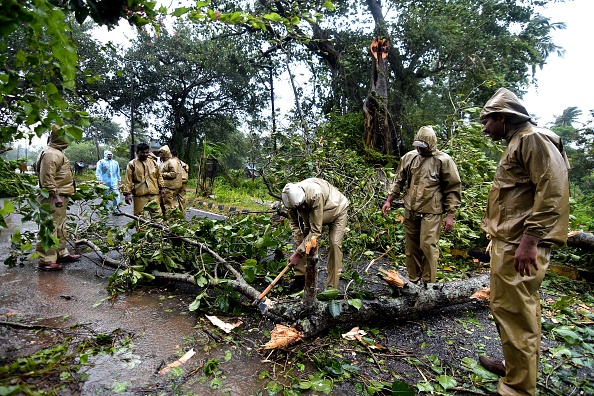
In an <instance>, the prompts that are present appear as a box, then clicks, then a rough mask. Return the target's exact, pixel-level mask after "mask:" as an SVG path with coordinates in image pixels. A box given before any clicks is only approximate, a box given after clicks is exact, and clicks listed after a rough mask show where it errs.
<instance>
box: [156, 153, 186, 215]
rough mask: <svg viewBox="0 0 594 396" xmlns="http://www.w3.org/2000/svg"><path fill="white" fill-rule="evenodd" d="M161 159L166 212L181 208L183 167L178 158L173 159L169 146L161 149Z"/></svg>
mask: <svg viewBox="0 0 594 396" xmlns="http://www.w3.org/2000/svg"><path fill="white" fill-rule="evenodd" d="M159 155H160V157H161V162H162V165H161V167H160V168H161V175H162V176H163V182H164V185H165V196H164V197H163V207H164V208H165V210H166V211H169V210H171V209H175V208H178V207H179V208H180V209H181V207H180V206H181V205H180V201H179V194H180V190H181V188H182V184H183V183H182V167H181V164H180V163H179V160H178V159H177V158H173V156H172V155H171V151H170V150H169V146H163V147H161V148H160V149H159Z"/></svg>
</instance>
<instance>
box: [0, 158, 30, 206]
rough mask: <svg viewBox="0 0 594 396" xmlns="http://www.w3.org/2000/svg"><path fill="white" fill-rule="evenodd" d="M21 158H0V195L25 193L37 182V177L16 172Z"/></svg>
mask: <svg viewBox="0 0 594 396" xmlns="http://www.w3.org/2000/svg"><path fill="white" fill-rule="evenodd" d="M21 162H22V160H20V159H19V160H13V161H5V160H4V159H3V158H0V197H14V196H16V195H20V194H26V193H28V192H29V191H31V189H32V188H33V186H34V185H35V184H36V183H37V177H36V176H34V175H30V174H27V173H20V172H19V173H17V170H18V169H19V168H20V165H21Z"/></svg>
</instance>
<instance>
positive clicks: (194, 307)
mask: <svg viewBox="0 0 594 396" xmlns="http://www.w3.org/2000/svg"><path fill="white" fill-rule="evenodd" d="M202 296H203V293H201V294H199V295H197V296H196V298H195V299H194V301H193V302H192V303H191V304H190V305H189V306H188V310H190V312H194V311H196V310H197V309H198V308H200V300H201V299H202Z"/></svg>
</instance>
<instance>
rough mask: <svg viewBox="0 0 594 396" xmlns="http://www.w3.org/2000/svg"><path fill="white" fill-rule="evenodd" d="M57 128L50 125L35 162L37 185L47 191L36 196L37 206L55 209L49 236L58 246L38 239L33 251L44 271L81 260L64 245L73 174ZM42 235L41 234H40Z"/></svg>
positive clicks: (65, 144) (64, 144)
mask: <svg viewBox="0 0 594 396" xmlns="http://www.w3.org/2000/svg"><path fill="white" fill-rule="evenodd" d="M58 130H59V127H58V126H56V125H54V126H52V132H51V135H50V137H49V139H48V146H47V147H46V148H45V149H44V150H43V151H42V152H41V153H39V157H38V158H37V162H36V163H35V171H36V172H37V175H38V177H39V187H40V188H45V189H46V190H47V192H48V193H49V197H48V198H44V197H43V196H42V195H41V194H38V195H37V200H38V202H39V204H40V205H43V204H49V205H50V209H51V210H53V211H54V213H53V215H52V221H53V223H54V230H53V231H52V236H53V237H57V238H58V240H59V242H58V249H57V250H56V248H55V247H51V248H50V249H47V250H46V248H45V247H44V246H43V245H44V243H42V241H41V238H40V239H39V241H38V242H37V246H36V249H35V251H36V252H37V255H38V256H39V264H38V268H39V269H40V270H44V271H59V270H61V269H62V266H61V265H60V264H58V263H67V262H73V261H77V260H78V259H80V254H70V252H69V251H68V248H67V247H66V240H67V239H68V237H67V232H66V210H67V208H68V199H69V197H70V196H72V195H74V193H75V187H74V177H73V176H72V169H70V162H69V161H68V158H66V156H65V155H64V149H65V148H66V147H68V143H66V142H65V141H64V140H63V139H62V136H61V135H59V133H58ZM39 235H40V237H41V234H39Z"/></svg>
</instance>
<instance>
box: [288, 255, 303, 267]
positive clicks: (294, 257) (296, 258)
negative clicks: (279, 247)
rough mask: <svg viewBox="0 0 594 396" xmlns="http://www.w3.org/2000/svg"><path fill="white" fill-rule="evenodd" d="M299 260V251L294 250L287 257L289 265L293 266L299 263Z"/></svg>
mask: <svg viewBox="0 0 594 396" xmlns="http://www.w3.org/2000/svg"><path fill="white" fill-rule="evenodd" d="M300 261H301V255H300V254H299V253H297V252H295V253H293V254H292V255H291V258H289V265H290V266H291V267H294V266H296V265H297V264H299V262H300Z"/></svg>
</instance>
